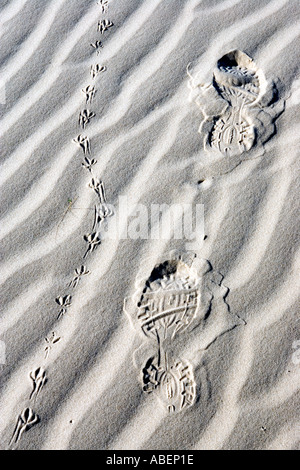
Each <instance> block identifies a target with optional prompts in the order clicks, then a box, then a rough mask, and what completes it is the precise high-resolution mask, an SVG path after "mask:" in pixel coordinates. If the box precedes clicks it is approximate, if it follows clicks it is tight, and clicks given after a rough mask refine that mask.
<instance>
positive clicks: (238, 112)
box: [189, 50, 283, 157]
mask: <svg viewBox="0 0 300 470" xmlns="http://www.w3.org/2000/svg"><path fill="white" fill-rule="evenodd" d="M189 76H190V81H189V88H190V90H191V95H190V99H192V100H195V102H196V104H197V105H198V106H199V107H200V108H201V110H202V112H203V115H204V119H203V121H202V123H201V125H200V128H199V132H200V133H201V134H203V135H204V147H205V149H206V150H207V149H212V150H215V151H216V152H219V153H220V154H222V155H223V156H225V157H235V156H237V155H241V154H243V153H244V152H249V150H250V149H251V148H252V147H253V146H255V145H256V144H257V143H258V142H259V141H261V143H264V142H265V141H266V140H268V139H269V138H270V136H271V135H272V134H273V133H274V131H275V130H274V129H275V128H274V121H275V119H276V118H277V117H278V116H279V114H280V113H281V112H282V111H283V103H282V102H280V103H278V105H277V106H274V103H273V102H274V95H275V94H276V92H277V90H276V87H275V85H274V83H272V82H267V80H266V78H265V76H264V73H263V72H262V70H261V69H259V68H258V67H257V65H256V64H255V62H254V61H253V60H252V59H251V58H250V57H249V56H248V55H247V54H245V53H244V52H241V51H239V50H234V51H231V52H229V53H228V54H226V55H224V56H223V57H222V58H220V59H219V60H218V62H217V66H216V68H215V70H214V72H213V80H212V83H211V84H202V83H201V77H200V74H199V73H197V74H196V75H195V76H194V77H192V75H191V74H189Z"/></svg>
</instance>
